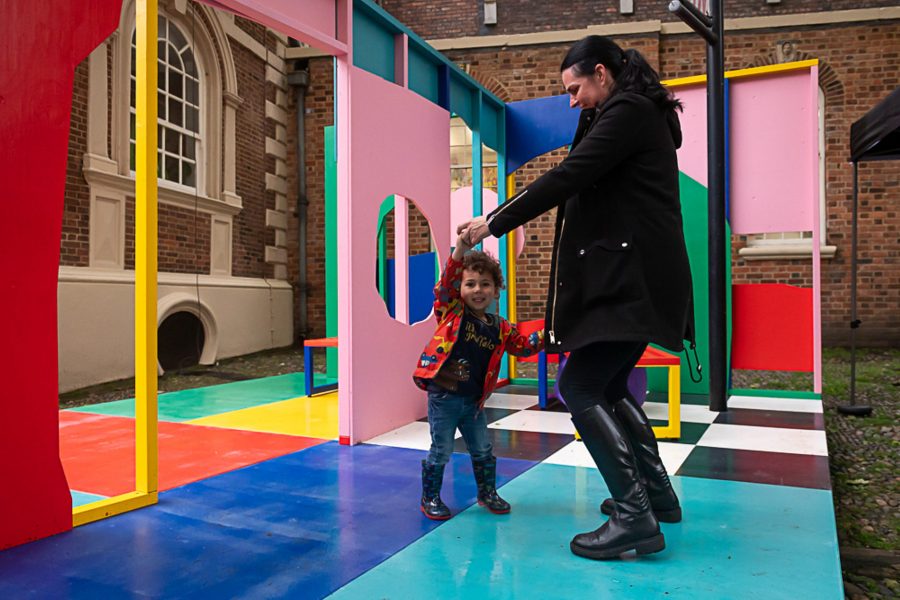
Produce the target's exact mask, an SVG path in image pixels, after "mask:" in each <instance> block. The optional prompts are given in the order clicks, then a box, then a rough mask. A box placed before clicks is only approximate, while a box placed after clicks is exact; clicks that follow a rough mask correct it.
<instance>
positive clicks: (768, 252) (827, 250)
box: [738, 243, 837, 260]
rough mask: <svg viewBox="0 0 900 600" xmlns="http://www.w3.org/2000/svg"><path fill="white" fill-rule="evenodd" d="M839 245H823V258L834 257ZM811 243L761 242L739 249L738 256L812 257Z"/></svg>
mask: <svg viewBox="0 0 900 600" xmlns="http://www.w3.org/2000/svg"><path fill="white" fill-rule="evenodd" d="M836 252H837V246H827V245H823V246H822V248H821V250H820V256H821V257H822V259H823V260H830V259H832V258H834V255H835V253H836ZM812 253H813V251H812V244H811V243H806V244H802V243H795V244H764V245H763V244H761V245H758V246H745V247H743V248H741V249H740V250H738V256H740V257H741V258H743V259H744V260H790V259H797V258H809V257H812Z"/></svg>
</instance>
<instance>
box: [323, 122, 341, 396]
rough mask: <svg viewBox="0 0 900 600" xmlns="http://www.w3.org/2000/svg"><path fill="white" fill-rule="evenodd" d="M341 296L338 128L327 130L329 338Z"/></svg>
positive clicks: (331, 351)
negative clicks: (336, 148) (339, 290)
mask: <svg viewBox="0 0 900 600" xmlns="http://www.w3.org/2000/svg"><path fill="white" fill-rule="evenodd" d="M337 307H338V292H337V153H336V152H335V140H334V126H333V125H332V126H329V127H326V128H325V335H326V336H328V337H337V334H338V317H337ZM325 362H326V372H327V373H328V376H329V377H334V378H337V376H338V350H337V348H326V360H325Z"/></svg>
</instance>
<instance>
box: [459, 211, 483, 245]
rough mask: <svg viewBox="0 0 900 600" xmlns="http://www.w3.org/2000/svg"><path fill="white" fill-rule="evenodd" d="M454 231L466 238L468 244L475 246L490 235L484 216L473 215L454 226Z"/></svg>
mask: <svg viewBox="0 0 900 600" xmlns="http://www.w3.org/2000/svg"><path fill="white" fill-rule="evenodd" d="M456 233H458V234H459V235H460V236H462V237H464V238H466V240H467V241H468V243H469V245H470V246H475V245H477V244H478V243H479V242H481V241H482V240H483V239H485V238H487V237H489V236H490V235H491V230H490V229H489V228H488V226H487V218H486V217H483V216H482V217H475V218H474V219H472V220H470V221H467V222H465V223H463V224H461V225H460V226H458V227H457V228H456Z"/></svg>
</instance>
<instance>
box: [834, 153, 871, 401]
mask: <svg viewBox="0 0 900 600" xmlns="http://www.w3.org/2000/svg"><path fill="white" fill-rule="evenodd" d="M858 206H859V167H858V163H855V162H854V163H853V213H852V214H853V218H852V223H851V225H850V404H849V405H848V404H843V405H841V406H838V412H840V413H843V414H845V415H856V416H866V415H869V414H871V413H872V407H871V406H867V405H859V406H857V405H856V330H857V329H859V326H860V324H861V321H860V320H859V319H858V318H857V314H856V269H857V263H856V251H857V250H856V243H857V242H856V235H857V228H858V224H857V218H858V213H859V208H858Z"/></svg>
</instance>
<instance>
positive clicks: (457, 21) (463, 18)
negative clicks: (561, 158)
mask: <svg viewBox="0 0 900 600" xmlns="http://www.w3.org/2000/svg"><path fill="white" fill-rule="evenodd" d="M382 5H383V6H384V8H385V9H386V10H387V11H388V12H390V13H391V14H392V15H394V16H395V17H397V19H398V20H399V21H400V22H401V23H403V24H405V25H406V26H408V27H409V28H410V29H412V30H413V31H415V32H416V33H417V34H419V35H420V36H422V37H423V38H425V39H438V38H454V37H463V36H475V35H505V34H517V33H534V32H538V31H555V30H560V29H581V28H584V27H587V26H589V25H596V24H600V23H603V24H608V23H634V22H638V21H647V20H660V21H678V18H677V17H675V16H673V15H672V14H670V13H669V11H668V10H667V8H666V7H667V6H668V2H666V1H665V0H652V1H648V0H643V1H642V0H638V1H637V2H635V3H634V14H632V15H622V14H620V13H619V3H618V2H616V1H614V0H611V1H609V2H568V1H561V0H554V1H550V2H535V1H534V0H499V1H498V2H497V25H491V26H486V25H484V8H483V6H484V2H483V0H447V1H445V2H428V1H427V0H411V1H410V0H384V2H383V3H382ZM896 5H897V3H896V2H895V1H892V0H783V1H782V2H781V3H779V4H767V3H766V2H765V1H764V0H754V1H752V2H750V1H748V0H725V16H726V17H727V18H736V17H762V16H773V15H787V14H796V13H807V12H817V11H823V10H851V9H858V8H872V7H889V6H896Z"/></svg>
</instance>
